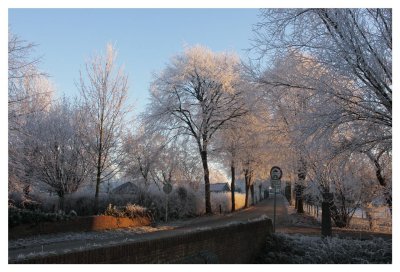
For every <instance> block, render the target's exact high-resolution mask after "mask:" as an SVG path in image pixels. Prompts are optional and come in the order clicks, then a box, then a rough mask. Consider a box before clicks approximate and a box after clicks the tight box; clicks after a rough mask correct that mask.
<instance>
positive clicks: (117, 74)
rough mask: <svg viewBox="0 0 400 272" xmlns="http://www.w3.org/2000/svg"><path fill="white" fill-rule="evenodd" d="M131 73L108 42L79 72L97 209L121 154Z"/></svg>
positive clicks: (82, 129)
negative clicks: (102, 52)
mask: <svg viewBox="0 0 400 272" xmlns="http://www.w3.org/2000/svg"><path fill="white" fill-rule="evenodd" d="M127 82H128V77H127V76H126V75H125V73H124V71H123V69H122V68H121V67H117V66H116V51H115V49H114V48H113V46H112V45H110V44H108V45H107V51H106V54H105V55H99V56H94V57H93V58H92V59H91V60H89V61H88V62H87V63H86V69H85V74H84V73H82V72H81V73H80V85H79V90H80V93H81V96H82V103H83V110H82V111H81V123H82V125H81V126H80V132H81V137H82V139H83V141H84V143H85V144H84V146H85V147H86V148H87V152H88V153H89V154H90V157H91V162H92V164H93V166H94V168H95V173H94V174H95V177H94V179H95V185H96V189H95V201H94V210H95V212H97V210H98V198H99V189H100V184H101V183H102V182H104V181H106V180H109V179H110V178H112V177H113V176H114V175H115V174H116V172H117V170H118V164H119V161H120V155H121V156H122V149H121V145H120V143H119V141H120V139H121V135H122V132H123V131H122V130H123V125H124V117H125V115H126V113H127V108H126V107H125V102H126V99H127V91H128V84H127Z"/></svg>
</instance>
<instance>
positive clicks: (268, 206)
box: [8, 196, 287, 260]
mask: <svg viewBox="0 0 400 272" xmlns="http://www.w3.org/2000/svg"><path fill="white" fill-rule="evenodd" d="M286 203H287V202H285V200H284V198H283V196H277V226H279V225H280V224H285V223H286V222H287V208H286ZM261 216H268V217H270V218H272V217H273V198H269V199H266V200H264V201H262V202H260V203H258V204H257V205H255V206H251V207H249V208H247V209H244V210H239V211H237V212H235V213H229V214H222V215H220V214H216V215H212V216H202V217H197V218H193V219H188V220H177V221H172V222H168V223H160V224H157V225H156V226H154V227H139V228H129V229H119V230H110V231H98V232H76V233H72V232H70V233H60V234H48V235H40V236H35V237H28V238H24V239H18V240H10V241H9V244H8V249H9V250H8V255H9V260H14V259H17V258H24V257H33V256H37V255H46V254H60V253H67V252H71V251H76V250H84V249H87V248H93V247H101V246H108V245H115V244H120V243H129V242H132V241H137V240H142V239H151V238H155V237H163V236H168V235H171V234H173V233H182V232H190V231H195V230H199V229H204V228H214V227H218V226H221V225H224V224H229V223H232V222H246V221H248V220H252V219H256V218H260V217H261Z"/></svg>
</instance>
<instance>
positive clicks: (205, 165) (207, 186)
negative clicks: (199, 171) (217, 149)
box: [200, 146, 212, 214]
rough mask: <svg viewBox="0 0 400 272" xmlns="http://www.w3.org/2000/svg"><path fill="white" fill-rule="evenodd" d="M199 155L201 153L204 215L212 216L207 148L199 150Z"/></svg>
mask: <svg viewBox="0 0 400 272" xmlns="http://www.w3.org/2000/svg"><path fill="white" fill-rule="evenodd" d="M200 153H201V162H202V163H203V170H204V186H205V199H206V214H212V210H211V199H210V172H209V170H208V162H207V147H206V146H203V150H201V151H200Z"/></svg>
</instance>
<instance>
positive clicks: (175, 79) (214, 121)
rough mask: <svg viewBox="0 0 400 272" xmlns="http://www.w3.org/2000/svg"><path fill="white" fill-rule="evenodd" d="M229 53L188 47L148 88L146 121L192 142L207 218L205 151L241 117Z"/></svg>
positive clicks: (236, 77) (237, 77)
mask: <svg viewBox="0 0 400 272" xmlns="http://www.w3.org/2000/svg"><path fill="white" fill-rule="evenodd" d="M238 69H239V60H238V58H237V57H236V56H235V55H232V54H227V53H219V54H218V53H213V52H211V51H210V50H208V49H206V48H203V47H199V46H197V47H193V48H188V49H186V50H185V52H184V53H183V54H181V55H178V56H176V57H175V58H174V59H172V61H171V63H170V64H169V65H168V66H167V67H166V68H165V69H164V70H163V71H162V73H160V74H158V75H157V76H156V78H155V80H154V82H153V84H152V87H151V103H150V106H149V110H150V113H149V115H148V120H151V121H152V122H153V123H155V124H156V126H157V128H160V129H162V130H175V131H176V132H177V134H180V135H190V136H191V137H193V139H194V140H195V142H196V144H197V147H198V151H199V154H200V157H201V161H202V165H203V170H204V182H205V206H206V213H207V214H210V213H211V212H212V211H211V202H210V179H209V168H208V147H209V144H210V141H211V140H212V138H213V136H214V134H215V133H216V132H217V131H218V130H220V129H223V128H224V127H226V126H227V125H229V123H231V122H233V121H234V120H235V119H237V118H238V117H240V116H241V115H243V114H245V113H246V110H245V107H244V105H243V101H242V92H241V90H240V89H238V88H237V87H238V84H239V82H240V75H239V70H238Z"/></svg>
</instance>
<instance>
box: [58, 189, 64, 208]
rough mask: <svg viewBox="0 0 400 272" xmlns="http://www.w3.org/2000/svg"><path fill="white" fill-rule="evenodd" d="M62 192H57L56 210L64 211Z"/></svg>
mask: <svg viewBox="0 0 400 272" xmlns="http://www.w3.org/2000/svg"><path fill="white" fill-rule="evenodd" d="M64 202H65V197H64V192H61V193H58V210H61V211H64Z"/></svg>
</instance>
